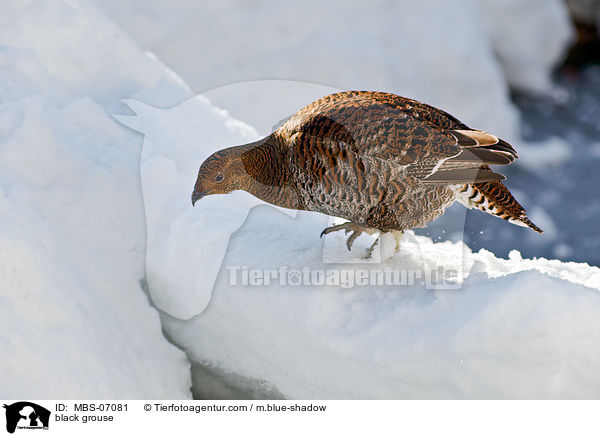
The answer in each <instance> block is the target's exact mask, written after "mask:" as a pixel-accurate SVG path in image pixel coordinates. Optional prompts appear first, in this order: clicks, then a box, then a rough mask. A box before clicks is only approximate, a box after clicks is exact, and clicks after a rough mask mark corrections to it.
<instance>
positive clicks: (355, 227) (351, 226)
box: [321, 222, 379, 251]
mask: <svg viewBox="0 0 600 436" xmlns="http://www.w3.org/2000/svg"><path fill="white" fill-rule="evenodd" d="M338 230H345V231H346V234H348V233H350V232H352V234H351V235H350V236H349V237H348V239H347V240H346V247H348V251H350V250H351V249H352V244H354V241H356V238H358V237H359V236H360V235H361V234H362V233H363V232H367V233H371V232H370V231H369V229H367V228H365V227H363V226H361V225H360V224H356V223H351V222H347V223H343V224H338V225H337V226H331V227H327V228H326V229H325V230H323V231H322V232H321V238H322V237H323V235H327V234H329V233H331V232H337V231H338ZM378 239H379V238H378ZM375 242H377V241H375ZM375 245H376V244H373V246H372V248H375ZM369 250H370V251H372V250H371V249H369Z"/></svg>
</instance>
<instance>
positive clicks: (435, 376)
mask: <svg viewBox="0 0 600 436" xmlns="http://www.w3.org/2000/svg"><path fill="white" fill-rule="evenodd" d="M299 215H300V216H299V217H298V218H297V220H295V221H294V220H292V219H290V218H288V217H285V216H282V215H281V214H280V213H279V212H277V211H274V210H273V209H271V208H270V207H268V206H265V207H264V208H255V209H253V211H252V213H251V214H250V216H249V217H248V219H247V221H246V223H245V224H244V226H243V227H242V229H241V230H239V231H238V232H237V233H236V234H235V235H234V236H233V237H232V239H231V241H230V243H229V248H228V251H227V255H226V258H225V261H224V264H223V267H222V269H221V271H220V274H219V276H218V278H217V282H216V285H215V288H214V290H213V297H212V300H211V303H210V304H209V306H208V308H207V309H206V310H205V311H204V312H203V313H202V314H201V315H198V316H197V317H195V318H193V319H191V320H189V321H181V320H177V319H174V318H168V317H164V318H163V323H164V326H165V328H166V331H168V332H169V334H170V335H172V336H173V337H174V338H175V340H176V341H177V342H178V343H180V344H181V345H182V346H184V347H185V348H186V349H187V350H188V352H189V355H190V356H191V358H192V359H193V360H194V361H196V362H201V363H202V364H203V365H204V366H205V367H209V368H217V369H218V370H219V371H221V372H225V373H229V374H230V378H231V380H230V381H229V383H230V384H233V385H235V386H237V387H238V388H240V389H245V388H247V387H248V385H250V386H251V385H252V383H253V382H252V381H253V380H261V381H263V383H266V385H267V386H270V387H272V388H274V389H275V390H276V391H277V392H280V393H281V394H282V395H284V396H285V397H287V398H344V399H347V398H599V397H600V390H599V386H600V376H599V375H598V372H597V367H598V365H599V364H600V346H599V345H598V344H600V321H599V319H598V313H599V311H600V293H599V292H598V290H599V289H600V269H598V268H595V267H590V266H588V265H585V264H573V263H571V264H569V263H561V262H559V261H552V260H546V259H538V260H522V259H520V255H519V254H518V252H513V253H512V254H511V259H509V260H503V259H498V258H495V257H494V256H493V255H492V254H491V253H490V252H485V251H482V252H479V253H472V252H471V251H470V250H469V249H467V248H466V247H464V246H462V244H460V243H458V244H452V243H450V242H446V243H433V242H432V241H431V240H429V239H427V238H424V237H413V235H412V234H410V233H409V235H408V238H407V239H408V240H407V241H406V242H405V243H404V245H403V246H402V250H401V252H400V253H399V254H397V255H395V256H394V257H392V258H391V259H388V260H387V261H385V262H384V263H383V264H381V265H356V264H352V265H349V264H323V262H322V242H321V241H320V240H319V237H318V234H319V231H320V230H321V229H322V228H323V227H324V224H325V222H323V221H322V220H319V219H317V218H315V216H313V215H309V214H302V213H301V214H299ZM336 242H337V243H338V244H340V245H342V244H343V239H342V237H341V235H340V236H339V237H338V240H337V241H336ZM363 248H364V247H363ZM461 251H462V252H463V257H462V261H463V262H464V266H465V267H466V268H465V271H466V272H467V274H466V279H465V282H464V284H463V286H462V287H461V288H460V289H455V290H448V289H447V290H432V289H428V288H427V286H425V285H423V284H418V283H417V284H416V285H413V286H411V285H409V284H407V285H405V286H402V285H401V286H397V285H396V286H381V285H377V286H373V285H364V286H358V285H355V286H354V287H348V288H347V289H344V288H341V287H339V286H324V285H313V286H305V285H302V284H301V285H296V284H297V279H296V278H293V277H292V276H290V275H288V276H287V277H286V280H287V282H286V285H283V286H282V285H281V284H280V281H279V278H280V276H277V278H276V279H275V280H272V281H271V284H270V285H268V286H267V285H264V284H260V283H259V284H256V282H255V283H254V284H255V285H254V286H253V285H252V283H253V282H252V281H251V280H250V279H249V281H248V282H247V283H249V284H248V285H246V286H244V285H242V282H243V280H244V279H243V275H242V273H241V271H242V270H244V269H247V271H259V272H263V271H272V270H274V271H280V268H282V267H283V268H285V273H284V274H292V271H294V270H296V271H298V274H303V273H304V269H305V268H308V269H309V271H310V274H313V272H314V271H318V270H325V271H332V270H333V271H336V270H337V271H339V272H340V273H341V274H349V276H351V277H354V279H355V280H357V279H358V277H359V274H364V273H362V272H361V271H367V272H368V271H370V270H372V269H386V268H387V269H392V270H405V271H408V272H409V273H410V272H411V271H422V272H423V276H427V275H428V274H430V272H431V271H432V270H436V269H437V268H439V267H440V266H443V267H445V268H450V269H452V268H458V267H459V265H456V264H454V265H453V259H456V258H460V256H456V254H458V253H460V252H461ZM232 274H234V279H233V280H234V281H233V282H232ZM250 274H251V273H250ZM351 274H353V275H351ZM311 277H312V276H311ZM235 280H237V284H235ZM346 283H350V282H346ZM371 283H375V282H371ZM342 286H344V281H342ZM240 376H242V378H241V381H240ZM232 380H233V381H232ZM235 380H238V381H237V382H235ZM198 388H199V389H200V390H201V389H202V384H200V385H197V389H198ZM200 394H202V391H200Z"/></svg>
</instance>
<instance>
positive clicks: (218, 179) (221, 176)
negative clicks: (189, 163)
mask: <svg viewBox="0 0 600 436" xmlns="http://www.w3.org/2000/svg"><path fill="white" fill-rule="evenodd" d="M222 180H223V174H217V177H215V182H220V181H222Z"/></svg>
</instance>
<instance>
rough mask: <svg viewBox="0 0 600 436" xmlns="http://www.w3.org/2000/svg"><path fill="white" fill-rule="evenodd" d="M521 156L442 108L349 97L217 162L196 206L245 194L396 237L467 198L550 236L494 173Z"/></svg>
mask: <svg viewBox="0 0 600 436" xmlns="http://www.w3.org/2000/svg"><path fill="white" fill-rule="evenodd" d="M516 157H517V154H516V152H515V150H514V149H513V148H512V146H511V145H510V144H508V143H507V142H505V141H502V140H501V139H498V138H497V137H495V136H494V135H491V134H488V133H486V132H482V131H479V130H474V129H470V128H469V127H467V126H466V125H465V124H463V123H461V122H460V121H459V120H457V119H456V118H454V117H453V116H452V115H450V114H448V113H446V112H444V111H441V110H439V109H436V108H434V107H432V106H429V105H426V104H423V103H420V102H418V101H415V100H410V99H408V98H403V97H399V96H397V95H394V94H388V93H383V92H369V91H348V92H340V93H336V94H331V95H328V96H326V97H323V98H321V99H319V100H317V101H315V102H313V103H311V104H309V105H308V106H306V107H305V108H303V109H301V110H300V111H299V112H297V113H296V114H295V115H293V116H292V117H291V118H289V119H288V120H287V121H286V122H285V123H284V124H283V125H282V126H281V127H279V128H278V129H277V130H276V131H275V132H273V133H272V134H271V135H269V136H268V137H266V138H264V139H262V140H260V141H257V142H255V143H252V144H246V145H242V146H237V147H230V148H227V149H224V150H221V151H219V152H217V153H215V154H214V155H212V156H211V157H209V158H208V159H207V160H206V161H205V162H204V163H203V164H202V166H201V168H200V171H199V174H198V180H197V182H196V186H195V190H194V194H193V201H195V200H197V199H198V198H200V197H202V196H203V195H207V194H215V193H225V192H230V191H232V190H235V189H244V190H246V191H248V192H250V193H251V194H253V195H255V196H257V197H259V198H261V199H262V200H264V201H267V202H269V203H272V204H275V205H277V206H282V207H286V208H292V209H300V210H311V211H316V212H322V213H325V214H328V215H332V216H338V217H342V218H346V219H347V220H349V221H350V222H351V223H353V224H354V225H356V226H357V228H365V229H375V230H379V231H383V232H387V231H403V230H405V229H409V228H413V227H423V226H425V225H426V224H427V223H428V222H430V221H431V220H433V219H435V218H437V217H438V216H440V215H441V214H442V213H443V212H444V209H445V208H446V207H447V206H449V205H450V204H451V203H452V202H453V201H454V200H455V199H457V200H459V201H460V202H461V203H463V204H465V206H467V207H475V208H479V209H481V210H483V211H485V212H488V213H491V214H494V215H497V216H499V217H501V218H504V219H506V220H508V221H510V222H513V223H515V224H519V225H524V226H529V227H531V228H532V229H534V230H536V231H539V232H541V230H540V229H539V228H537V227H536V226H535V225H534V224H533V223H531V221H529V219H528V218H527V215H526V213H525V210H524V209H523V208H522V207H521V205H520V204H519V203H518V202H517V201H516V200H515V199H514V198H513V197H512V195H511V194H510V192H509V191H508V189H506V187H505V186H504V185H503V184H502V183H501V182H500V180H501V179H504V176H502V175H500V174H498V173H495V172H493V171H492V170H491V169H490V167H489V165H491V164H500V165H505V164H509V163H511V162H512V161H513V160H514V159H515V158H516ZM219 175H220V176H219ZM219 177H221V178H222V179H223V180H218V178H219Z"/></svg>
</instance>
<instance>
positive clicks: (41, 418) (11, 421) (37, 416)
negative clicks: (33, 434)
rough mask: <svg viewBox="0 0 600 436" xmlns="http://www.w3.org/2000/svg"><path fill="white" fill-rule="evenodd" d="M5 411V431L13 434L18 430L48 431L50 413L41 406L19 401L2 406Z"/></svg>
mask: <svg viewBox="0 0 600 436" xmlns="http://www.w3.org/2000/svg"><path fill="white" fill-rule="evenodd" d="M3 407H4V408H5V409H6V431H8V432H9V433H14V432H15V430H16V429H17V428H19V429H40V428H41V429H48V423H49V421H50V411H49V410H48V409H46V408H44V407H42V406H39V405H37V404H35V403H30V402H29V401H19V402H17V403H13V404H10V405H6V404H4V406H3Z"/></svg>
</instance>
